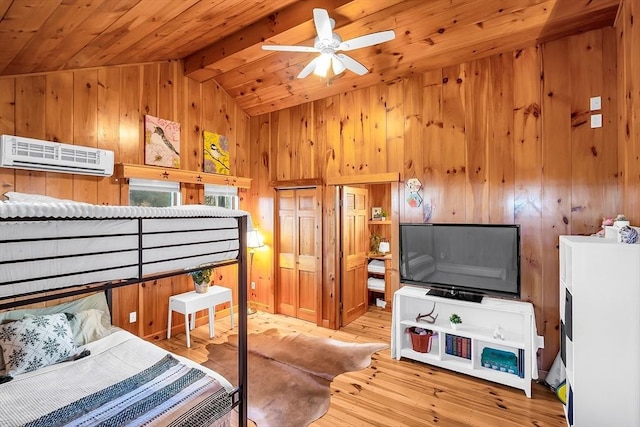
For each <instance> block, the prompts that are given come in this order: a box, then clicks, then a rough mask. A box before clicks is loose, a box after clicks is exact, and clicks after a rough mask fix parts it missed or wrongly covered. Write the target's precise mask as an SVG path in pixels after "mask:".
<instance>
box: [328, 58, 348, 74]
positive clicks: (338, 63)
mask: <svg viewBox="0 0 640 427" xmlns="http://www.w3.org/2000/svg"><path fill="white" fill-rule="evenodd" d="M331 56H332V58H333V61H331V65H332V67H333V75H334V76H337V75H338V74H340V73H342V72H343V71H344V70H345V66H344V64H343V63H342V60H341V59H340V58H338V55H336V54H335V53H334V54H333V55H331Z"/></svg>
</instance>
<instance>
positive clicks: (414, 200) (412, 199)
mask: <svg viewBox="0 0 640 427" xmlns="http://www.w3.org/2000/svg"><path fill="white" fill-rule="evenodd" d="M407 204H408V205H409V206H410V207H412V208H418V207H420V205H421V204H422V196H421V195H420V193H409V195H408V196H407Z"/></svg>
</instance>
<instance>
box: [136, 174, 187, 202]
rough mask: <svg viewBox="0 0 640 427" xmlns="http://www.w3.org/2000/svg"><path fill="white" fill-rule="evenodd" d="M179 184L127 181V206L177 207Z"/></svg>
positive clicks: (146, 180) (139, 180)
mask: <svg viewBox="0 0 640 427" xmlns="http://www.w3.org/2000/svg"><path fill="white" fill-rule="evenodd" d="M180 204H181V203H180V183H179V182H169V181H154V180H151V179H137V178H131V179H130V180H129V205H130V206H153V207H168V206H179V205H180Z"/></svg>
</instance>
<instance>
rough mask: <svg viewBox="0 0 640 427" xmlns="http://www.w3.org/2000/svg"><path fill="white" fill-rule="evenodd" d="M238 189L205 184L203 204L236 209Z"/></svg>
mask: <svg viewBox="0 0 640 427" xmlns="http://www.w3.org/2000/svg"><path fill="white" fill-rule="evenodd" d="M238 200H239V199H238V189H237V188H236V187H231V186H228V185H213V184H205V186H204V204H205V205H209V206H219V207H221V208H228V209H238Z"/></svg>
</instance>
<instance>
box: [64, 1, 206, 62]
mask: <svg viewBox="0 0 640 427" xmlns="http://www.w3.org/2000/svg"><path fill="white" fill-rule="evenodd" d="M197 1H198V0H181V1H171V0H162V1H160V0H140V1H139V2H138V3H137V4H136V5H135V6H133V7H132V8H131V9H129V10H128V11H127V12H126V13H124V14H123V15H121V16H120V17H119V18H118V19H117V20H116V21H115V22H113V24H112V25H110V26H109V28H107V29H106V31H104V32H102V33H101V34H100V35H99V36H97V37H96V38H95V39H94V40H92V42H91V44H89V45H87V46H85V47H84V48H83V49H81V50H80V51H79V52H77V53H76V54H75V55H74V56H73V57H72V58H71V59H70V60H69V61H68V62H67V64H65V67H64V68H83V67H93V66H100V65H115V64H112V63H111V58H113V57H114V56H116V55H117V54H118V53H120V52H122V51H124V50H126V49H129V48H130V47H131V46H132V45H134V44H135V43H136V42H138V41H139V40H141V39H142V38H144V37H145V36H148V35H150V34H151V35H152V34H153V32H154V31H155V30H157V29H158V28H160V27H161V26H162V25H164V24H165V23H166V22H168V21H170V20H171V19H172V18H174V17H175V16H177V15H179V14H180V13H181V12H182V11H183V10H185V9H186V8H188V7H189V6H191V5H192V4H194V3H195V2H197Z"/></svg>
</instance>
